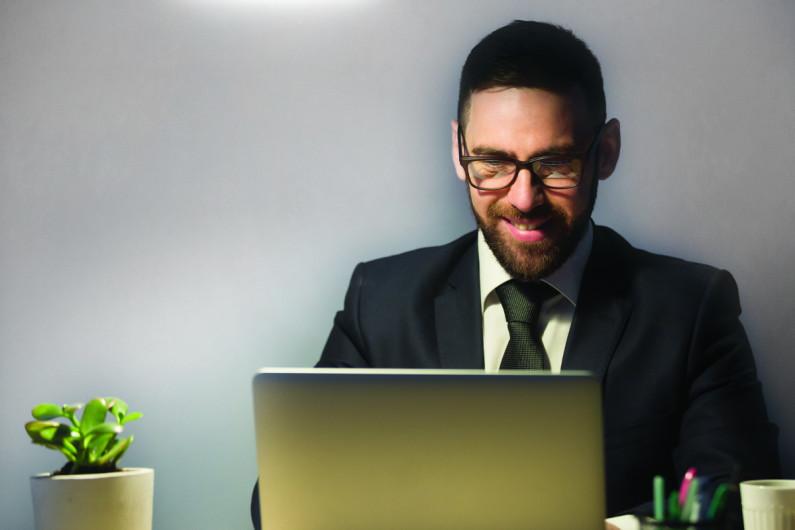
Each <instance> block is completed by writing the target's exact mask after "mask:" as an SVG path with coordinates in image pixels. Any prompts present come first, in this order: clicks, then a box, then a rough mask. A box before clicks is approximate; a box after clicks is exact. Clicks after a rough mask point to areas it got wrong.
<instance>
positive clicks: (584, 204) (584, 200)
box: [547, 186, 589, 217]
mask: <svg viewBox="0 0 795 530" xmlns="http://www.w3.org/2000/svg"><path fill="white" fill-rule="evenodd" d="M567 191H568V193H567V192H566V191H563V192H557V193H556V192H553V191H551V190H547V200H548V201H549V202H550V204H551V205H553V206H555V207H557V208H559V209H561V210H563V211H564V212H566V213H567V214H568V216H569V217H577V216H578V215H580V214H582V213H583V212H584V211H585V210H587V209H588V202H589V187H586V186H578V187H577V188H574V189H572V190H567ZM572 192H573V193H572Z"/></svg>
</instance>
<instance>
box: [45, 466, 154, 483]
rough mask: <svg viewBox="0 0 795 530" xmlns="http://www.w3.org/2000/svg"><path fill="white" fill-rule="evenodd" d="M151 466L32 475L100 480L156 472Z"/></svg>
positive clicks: (55, 478)
mask: <svg viewBox="0 0 795 530" xmlns="http://www.w3.org/2000/svg"><path fill="white" fill-rule="evenodd" d="M154 472H155V470H154V469H153V468H151V467H123V468H121V471H110V472H108V473H86V474H82V475H53V474H52V473H39V474H36V475H33V476H32V477H30V478H31V479H33V480H48V479H51V480H98V479H102V478H111V477H120V476H134V475H148V474H150V473H154Z"/></svg>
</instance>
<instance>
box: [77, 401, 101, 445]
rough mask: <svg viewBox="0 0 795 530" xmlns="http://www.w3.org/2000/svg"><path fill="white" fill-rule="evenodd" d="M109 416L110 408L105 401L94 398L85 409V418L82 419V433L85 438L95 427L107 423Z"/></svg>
mask: <svg viewBox="0 0 795 530" xmlns="http://www.w3.org/2000/svg"><path fill="white" fill-rule="evenodd" d="M107 414H108V408H107V406H106V405H105V400H104V399H102V398H94V399H92V400H91V401H89V402H88V404H87V405H86V408H85V409H83V417H82V418H81V419H80V433H81V434H83V436H85V435H87V434H88V433H89V432H91V430H92V429H93V428H94V427H96V426H97V425H100V424H102V423H103V422H104V421H105V416H107Z"/></svg>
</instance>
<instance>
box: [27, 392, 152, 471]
mask: <svg viewBox="0 0 795 530" xmlns="http://www.w3.org/2000/svg"><path fill="white" fill-rule="evenodd" d="M80 409H83V414H82V416H81V418H80V419H79V420H78V419H77V415H76V412H77V411H78V410H80ZM127 410H128V409H127V404H126V403H125V402H124V401H122V400H120V399H118V398H94V399H92V400H91V401H89V402H88V403H87V404H86V405H83V403H78V404H76V405H64V406H63V407H59V406H58V405H53V404H51V403H42V404H41V405H37V406H36V407H34V409H33V417H34V418H35V419H36V421H30V422H28V423H26V424H25V430H26V431H27V433H28V435H30V437H31V439H32V440H33V443H35V444H39V445H43V446H45V447H48V448H50V449H54V450H57V451H60V452H62V453H63V454H64V455H65V456H66V459H67V462H66V464H65V465H64V466H63V467H62V468H61V470H60V471H58V472H56V473H59V474H68V475H77V474H84V473H109V472H111V471H118V470H119V468H118V466H117V463H118V462H119V460H120V459H121V457H122V455H124V453H125V451H127V448H128V447H130V444H131V443H132V441H133V437H132V436H129V437H127V438H117V436H118V435H119V434H121V432H122V431H123V427H122V426H123V425H124V424H125V423H127V422H130V421H133V420H137V419H138V418H140V417H141V413H140V412H133V413H131V414H128V412H127ZM108 414H110V415H111V416H112V419H111V421H105V419H106V418H107V415H108ZM58 418H65V419H66V420H68V421H69V422H70V423H71V424H69V423H59V422H57V421H52V420H55V419H58Z"/></svg>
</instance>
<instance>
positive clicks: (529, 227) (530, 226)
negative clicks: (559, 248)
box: [513, 223, 540, 230]
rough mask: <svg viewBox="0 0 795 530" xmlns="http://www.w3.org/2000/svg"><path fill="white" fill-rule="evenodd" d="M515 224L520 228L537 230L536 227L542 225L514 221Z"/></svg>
mask: <svg viewBox="0 0 795 530" xmlns="http://www.w3.org/2000/svg"><path fill="white" fill-rule="evenodd" d="M513 226H515V227H516V228H518V229H519V230H535V229H536V228H538V227H539V226H540V225H527V224H519V223H514V225H513Z"/></svg>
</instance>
